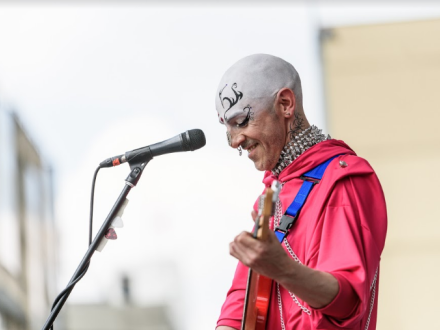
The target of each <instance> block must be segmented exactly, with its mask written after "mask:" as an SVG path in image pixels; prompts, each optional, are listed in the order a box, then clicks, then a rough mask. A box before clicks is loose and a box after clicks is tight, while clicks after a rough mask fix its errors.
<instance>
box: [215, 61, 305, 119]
mask: <svg viewBox="0 0 440 330" xmlns="http://www.w3.org/2000/svg"><path fill="white" fill-rule="evenodd" d="M283 88H289V89H291V90H292V91H293V93H294V95H295V99H296V107H297V108H299V109H301V110H302V90H301V81H300V78H299V75H298V73H297V72H296V70H295V68H294V67H293V66H292V65H291V64H290V63H288V62H286V61H284V60H283V59H281V58H279V57H275V56H272V55H266V54H255V55H251V56H247V57H245V58H243V59H241V60H239V61H238V62H236V63H235V64H234V65H232V66H231V67H230V68H229V69H228V70H227V71H226V73H225V74H224V75H223V77H222V79H221V81H220V84H219V87H218V89H217V95H216V101H215V105H216V109H217V112H218V116H219V120H220V122H221V123H226V122H227V121H228V120H229V119H230V118H231V117H234V116H235V115H236V114H237V113H242V112H249V113H251V110H252V113H257V112H259V111H262V110H267V109H271V106H272V104H273V102H274V100H275V97H276V95H277V93H278V91H280V90H281V89H283Z"/></svg>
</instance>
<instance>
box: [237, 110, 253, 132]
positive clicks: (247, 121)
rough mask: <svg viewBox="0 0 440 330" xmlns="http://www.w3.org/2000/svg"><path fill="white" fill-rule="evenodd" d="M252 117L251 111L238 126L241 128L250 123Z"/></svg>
mask: <svg viewBox="0 0 440 330" xmlns="http://www.w3.org/2000/svg"><path fill="white" fill-rule="evenodd" d="M250 119H251V113H250V111H249V112H248V114H247V115H246V118H245V119H244V120H243V121H242V122H241V123H240V124H237V127H240V128H242V127H246V126H247V125H248V123H249V120H250Z"/></svg>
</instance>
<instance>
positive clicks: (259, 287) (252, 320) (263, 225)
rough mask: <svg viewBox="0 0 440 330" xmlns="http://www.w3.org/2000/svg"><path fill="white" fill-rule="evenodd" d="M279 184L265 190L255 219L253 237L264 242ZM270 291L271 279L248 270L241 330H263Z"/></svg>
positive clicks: (273, 184) (276, 183)
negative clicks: (261, 205)
mask: <svg viewBox="0 0 440 330" xmlns="http://www.w3.org/2000/svg"><path fill="white" fill-rule="evenodd" d="M279 186H280V184H279V182H278V181H274V182H273V183H272V187H271V188H267V189H266V193H265V194H264V197H263V198H264V202H263V203H260V204H263V207H259V210H258V216H257V218H256V219H255V228H254V233H253V236H254V238H256V239H260V240H266V239H267V234H268V231H269V219H270V217H271V216H272V215H273V213H274V205H275V202H276V200H277V198H278V193H279ZM271 291H272V279H270V278H268V277H265V276H263V275H260V274H258V273H257V272H254V271H252V269H251V268H249V273H248V280H247V286H246V295H245V300H244V308H243V319H242V322H241V330H265V329H266V322H267V312H268V309H269V300H270V295H271Z"/></svg>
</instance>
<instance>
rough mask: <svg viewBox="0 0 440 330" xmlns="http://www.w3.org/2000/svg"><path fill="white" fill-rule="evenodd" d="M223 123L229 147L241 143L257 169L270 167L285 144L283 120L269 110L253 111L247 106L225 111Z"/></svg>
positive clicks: (272, 166) (271, 167)
mask: <svg viewBox="0 0 440 330" xmlns="http://www.w3.org/2000/svg"><path fill="white" fill-rule="evenodd" d="M225 125H226V128H227V131H228V134H229V135H230V138H231V146H232V147H233V148H238V146H241V147H242V148H243V149H244V150H246V151H247V152H248V157H249V158H250V159H251V160H252V161H253V162H254V164H255V167H256V168H257V169H258V170H260V171H265V170H272V169H273V168H274V167H275V165H276V164H277V162H278V159H279V156H280V153H281V150H282V149H283V147H284V145H285V143H286V133H285V129H284V126H283V121H282V120H281V119H280V118H279V116H277V114H276V113H275V112H273V111H271V110H269V109H266V110H260V111H256V112H253V111H252V107H251V106H247V107H245V108H244V109H243V110H234V111H229V113H228V116H226V119H225Z"/></svg>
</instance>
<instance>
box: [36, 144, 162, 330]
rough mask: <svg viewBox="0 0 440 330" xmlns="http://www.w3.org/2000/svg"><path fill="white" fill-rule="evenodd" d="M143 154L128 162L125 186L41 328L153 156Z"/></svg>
mask: <svg viewBox="0 0 440 330" xmlns="http://www.w3.org/2000/svg"><path fill="white" fill-rule="evenodd" d="M143 156H144V157H145V156H146V158H144V159H142V163H141V162H139V160H137V162H133V163H130V162H129V164H130V169H131V172H130V174H129V175H128V177H127V179H125V187H124V188H123V189H122V192H121V194H120V195H119V197H118V199H117V200H116V202H115V204H114V205H113V207H112V209H111V211H110V213H109V214H108V216H107V218H106V219H105V221H104V223H103V224H102V226H101V229H99V231H98V233H97V234H96V236H95V238H94V240H93V241H92V244H90V245H89V248H88V250H87V252H86V254H85V255H84V257H83V259H82V260H81V262H80V263H79V265H78V268H77V269H76V271H75V273H74V274H73V276H72V278H71V279H70V281H69V283H68V284H67V287H69V286H70V285H71V287H70V288H66V289H64V290H65V293H64V295H63V296H62V297H61V298H60V300H59V301H58V303H57V304H56V305H55V307H54V308H53V309H52V310H51V312H50V315H49V317H48V318H47V320H46V323H45V324H44V326H43V328H42V330H49V329H50V328H51V327H52V325H53V323H54V322H55V319H56V318H57V316H58V313H59V312H60V311H61V308H63V306H64V303H65V302H66V300H67V298H68V297H69V295H70V293H71V292H72V290H73V288H74V287H75V285H76V282H77V281H78V280H77V279H78V276H81V273H82V272H84V270H85V269H86V268H87V267H88V265H89V262H90V259H91V258H92V256H93V254H94V253H95V250H96V248H97V247H98V246H99V243H101V241H102V239H103V238H104V235H105V233H106V232H107V230H108V228H109V227H110V225H111V224H112V221H113V219H114V218H115V216H116V215H117V213H118V212H119V210H120V208H121V207H122V204H123V203H124V201H125V199H126V197H127V195H128V193H129V192H130V190H131V188H134V187H135V186H136V184H137V183H138V181H139V179H140V177H141V175H142V172H143V171H144V168H145V166H147V163H148V162H149V161H150V160H151V159H152V158H153V156H152V155H151V154H150V153H149V152H148V155H145V154H144V155H143ZM75 281H76V282H75Z"/></svg>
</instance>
